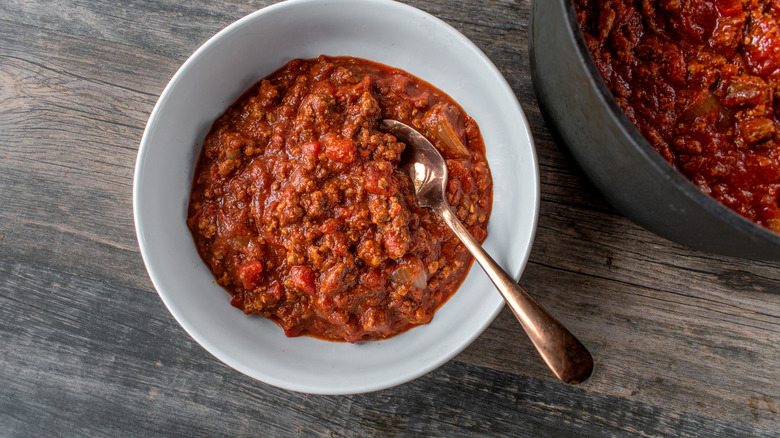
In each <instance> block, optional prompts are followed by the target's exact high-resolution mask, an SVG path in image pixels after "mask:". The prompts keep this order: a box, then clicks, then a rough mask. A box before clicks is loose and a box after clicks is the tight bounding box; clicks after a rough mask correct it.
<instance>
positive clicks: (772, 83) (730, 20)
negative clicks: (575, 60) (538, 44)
mask: <svg viewBox="0 0 780 438" xmlns="http://www.w3.org/2000/svg"><path fill="white" fill-rule="evenodd" d="M575 7H576V11H577V18H578V21H579V23H580V26H581V28H582V30H583V33H584V36H585V41H586V43H587V45H588V48H589V49H590V51H591V54H592V55H593V59H594V61H595V63H596V66H597V68H598V70H599V72H600V73H601V76H602V77H603V78H604V81H605V83H606V84H607V87H608V88H609V89H610V90H611V91H612V93H613V95H614V96H615V99H616V100H617V102H618V104H619V105H620V106H621V107H622V108H623V110H624V111H625V113H626V115H627V116H628V118H629V119H630V120H631V122H633V124H634V125H635V126H636V127H637V128H638V129H639V131H640V132H641V133H642V134H643V135H644V136H645V138H647V140H649V142H650V143H651V144H652V145H653V146H654V147H655V149H656V150H658V152H659V153H660V154H661V155H662V156H663V157H664V158H665V159H666V160H667V161H668V162H669V163H671V164H672V165H673V166H674V167H675V168H676V169H678V170H679V171H680V172H681V173H682V174H684V175H685V176H686V177H687V178H688V179H690V180H691V181H692V182H693V183H694V184H696V185H697V186H698V187H699V188H700V189H701V190H702V191H704V192H705V193H707V194H709V195H711V196H712V197H714V198H715V199H717V200H718V201H720V202H721V203H723V204H725V205H726V206H728V207H729V208H731V209H732V210H734V211H736V212H737V213H739V214H741V215H742V216H744V217H746V218H748V219H750V220H752V221H754V222H756V223H758V224H759V225H762V226H764V227H767V228H769V229H771V230H774V231H776V232H780V206H779V205H778V195H779V193H778V189H779V188H780V147H778V146H779V145H780V130H779V129H778V128H779V127H780V126H778V114H780V113H779V112H778V111H780V25H779V24H778V19H780V0H655V1H653V0H575Z"/></svg>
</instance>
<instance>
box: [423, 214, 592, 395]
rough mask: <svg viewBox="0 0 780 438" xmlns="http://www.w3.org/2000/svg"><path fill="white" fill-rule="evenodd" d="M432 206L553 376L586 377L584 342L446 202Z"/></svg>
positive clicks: (588, 363) (587, 360)
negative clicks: (503, 265)
mask: <svg viewBox="0 0 780 438" xmlns="http://www.w3.org/2000/svg"><path fill="white" fill-rule="evenodd" d="M436 210H437V211H438V213H439V214H440V215H441V217H442V218H443V219H444V221H445V222H446V223H447V225H449V227H450V228H451V229H452V231H454V232H455V234H456V235H457V236H458V237H459V238H460V240H461V241H462V242H463V244H464V245H466V248H468V250H469V251H470V252H471V254H472V255H473V256H474V258H475V259H477V262H479V264H480V266H482V269H484V270H485V272H486V273H487V274H488V276H489V277H490V280H491V281H492V282H493V284H495V285H496V287H497V288H498V290H499V291H501V295H503V297H504V300H505V301H506V302H507V304H508V305H509V308H510V309H512V312H514V314H515V316H516V317H517V319H518V320H519V321H520V324H521V325H522V326H523V330H525V332H526V333H527V334H528V337H529V338H531V342H533V344H534V346H535V347H536V349H537V350H538V351H539V353H540V354H541V356H542V359H544V361H545V363H547V366H548V367H550V369H551V370H552V372H553V373H554V374H555V375H556V377H558V378H559V379H561V380H562V381H564V382H566V383H571V384H577V383H580V382H584V381H585V380H587V379H588V377H590V374H591V372H592V371H593V358H592V357H591V355H590V353H589V352H588V350H587V349H586V348H585V346H583V345H582V343H581V342H580V341H579V340H577V338H575V337H574V335H573V334H571V332H570V331H569V330H568V329H567V328H566V327H564V326H563V324H561V323H560V322H558V320H556V319H555V318H554V317H553V316H552V315H550V314H549V313H548V312H547V311H546V310H544V308H543V307H542V306H540V305H539V303H537V302H536V301H535V300H534V299H533V298H531V296H530V295H528V293H526V291H524V290H523V288H521V287H520V285H519V284H517V282H516V281H515V280H514V279H513V278H512V277H511V276H509V274H507V273H506V271H504V270H503V269H502V268H501V266H499V265H498V263H496V262H495V260H493V258H492V257H490V255H488V253H487V252H485V250H484V249H483V248H482V246H481V245H480V244H479V243H478V242H477V241H476V240H475V239H474V238H473V237H472V236H471V233H469V232H468V230H467V229H466V227H464V226H463V224H462V223H461V222H460V220H458V218H457V216H455V214H454V213H453V212H452V210H451V209H450V207H449V205H447V203H446V202H442V203H440V204H438V206H437V207H436Z"/></svg>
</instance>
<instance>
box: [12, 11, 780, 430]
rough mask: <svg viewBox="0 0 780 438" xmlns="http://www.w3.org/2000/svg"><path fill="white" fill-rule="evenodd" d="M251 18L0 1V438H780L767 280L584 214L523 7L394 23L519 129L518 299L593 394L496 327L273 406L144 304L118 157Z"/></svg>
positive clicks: (601, 206)
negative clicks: (448, 41)
mask: <svg viewBox="0 0 780 438" xmlns="http://www.w3.org/2000/svg"><path fill="white" fill-rule="evenodd" d="M267 3H269V2H257V1H255V2H241V1H233V0H228V1H225V2H219V3H213V2H205V1H192V2H186V3H182V2H177V1H174V0H142V1H139V2H133V3H132V4H124V5H118V4H116V3H115V2H108V1H104V0H98V1H94V2H84V1H81V0H63V1H59V2H57V3H56V5H50V4H44V3H42V2H35V1H21V0H8V1H6V2H4V3H3V7H2V8H0V130H1V131H2V132H3V133H4V136H3V137H2V138H0V205H2V206H3V208H2V209H0V333H2V336H3V343H0V363H2V367H0V382H2V383H3V385H0V386H1V387H2V389H0V435H4V436H5V435H7V436H38V435H71V436H72V435H83V436H105V435H140V434H142V433H147V432H152V433H156V434H169V435H174V436H178V435H182V436H192V435H195V436H200V435H203V436H213V435H224V434H231V433H233V434H236V435H247V434H252V433H257V432H258V431H261V432H262V433H267V434H274V435H292V434H304V435H331V434H333V435H336V436H388V435H395V434H401V433H402V432H403V431H406V432H407V433H408V434H412V435H414V434H439V435H446V436H451V435H455V436H463V435H471V434H483V435H505V436H538V435H545V434H547V435H554V436H575V435H593V436H599V435H628V434H639V435H646V436H663V435H680V436H713V435H726V436H736V435H752V434H756V435H762V434H763V435H767V436H771V435H772V432H773V431H777V430H779V429H780V418H778V405H780V356H779V355H780V353H779V351H780V349H778V347H777V345H778V344H780V322H779V320H780V269H778V267H779V266H778V264H776V263H760V262H751V261H745V260H739V259H732V258H728V257H720V256H711V255H707V254H703V253H700V252H697V251H692V250H689V249H686V248H683V247H680V246H678V245H675V244H672V243H670V242H667V241H665V240H664V239H661V238H659V237H657V236H654V235H652V234H650V233H648V232H646V231H645V230H642V229H641V228H639V227H637V226H636V225H633V224H632V223H630V222H629V221H628V220H627V219H625V218H622V217H620V216H619V215H618V214H616V213H615V212H614V211H613V210H612V209H611V208H610V207H609V206H607V205H606V204H605V203H604V202H603V200H602V199H601V198H600V197H599V195H598V194H596V193H595V192H594V191H593V189H592V187H591V186H590V185H589V184H588V183H587V181H586V180H585V179H584V178H583V177H582V175H581V174H580V172H579V171H578V170H577V169H576V167H574V166H573V165H572V163H571V162H569V161H568V160H567V159H566V157H565V155H564V154H563V153H562V152H561V150H560V149H559V148H558V146H557V145H556V144H555V142H554V140H553V137H552V136H551V135H550V133H549V132H548V131H547V129H546V127H545V125H544V122H543V120H542V118H541V115H540V113H539V109H538V107H537V105H536V102H535V99H534V96H533V91H532V88H531V80H530V74H529V71H528V59H527V39H526V38H527V20H528V15H529V12H530V1H528V0H522V1H513V0H500V1H490V2H459V3H458V4H457V5H454V4H453V3H452V2H449V1H446V0H428V1H423V0H414V1H409V2H408V3H409V4H412V5H415V6H417V7H419V8H421V9H423V10H426V11H428V12H431V13H433V14H435V15H437V16H439V17H440V18H442V19H443V20H444V21H446V22H448V23H450V24H451V25H453V26H454V27H456V28H457V29H458V30H460V31H461V32H463V33H464V34H465V35H466V36H468V37H469V38H471V39H472V41H474V42H475V44H476V45H477V46H478V47H480V49H482V50H483V51H484V52H485V53H486V54H487V55H488V56H489V57H490V58H491V59H492V60H493V61H494V63H495V64H496V65H497V66H498V68H499V69H500V70H501V72H502V73H503V74H504V75H505V77H506V78H507V80H508V82H509V84H510V85H511V86H512V88H513V90H514V91H515V93H516V95H517V97H518V100H519V101H520V102H521V104H522V105H523V107H524V109H525V112H526V115H527V117H528V120H529V124H530V126H531V128H532V131H533V134H534V137H535V140H536V145H537V153H538V157H539V162H540V169H541V181H542V188H541V189H542V190H541V193H542V208H541V216H540V220H539V230H538V233H537V238H536V241H535V245H534V249H533V252H532V254H531V263H530V264H529V266H528V268H527V270H526V272H525V275H524V276H523V278H522V281H521V284H522V285H523V286H524V287H526V288H527V289H528V290H529V291H530V292H531V293H532V294H533V295H534V296H536V297H538V299H539V300H540V301H541V302H542V303H543V304H544V305H545V306H547V307H548V308H550V309H551V310H552V311H553V312H554V313H555V314H557V315H558V316H559V317H560V318H561V319H562V320H563V321H564V322H565V323H566V324H567V325H569V326H570V327H571V328H572V330H573V331H574V332H575V333H577V335H578V336H580V337H581V338H582V339H583V341H584V342H585V343H586V344H587V345H588V346H589V347H590V348H591V350H592V351H593V352H594V354H595V356H596V360H597V368H596V374H594V377H593V379H592V380H591V381H590V382H588V383H587V384H585V385H583V386H581V387H566V386H561V385H559V384H557V383H556V382H554V380H553V379H552V378H551V376H550V374H549V372H548V371H547V370H546V369H545V368H544V366H543V365H542V364H541V363H540V361H539V360H538V359H537V358H536V356H535V353H534V352H533V350H532V348H531V346H530V344H529V342H528V341H527V340H526V339H525V338H524V336H523V334H522V333H521V331H520V328H519V326H518V325H517V323H516V322H515V321H514V319H513V317H512V316H511V314H510V313H509V312H508V311H504V312H503V313H502V314H501V315H500V316H499V318H498V319H497V321H496V322H495V323H494V324H493V325H492V326H491V327H490V328H489V329H488V331H487V332H486V333H485V334H484V335H483V336H482V337H481V338H480V339H479V340H478V341H477V342H475V343H474V345H472V346H471V347H470V348H468V349H467V350H466V351H464V352H463V353H462V354H461V355H460V356H458V358H456V360H455V361H453V362H450V363H449V364H447V365H446V366H445V367H443V368H441V369H440V370H437V371H436V372H434V373H432V374H430V375H428V376H426V377H424V378H422V379H420V380H418V381H415V382H412V383H410V384H408V385H404V386H401V387H399V388H394V389H391V390H388V391H382V392H379V393H375V394H367V395H360V396H352V397H315V396H306V395H301V394H294V393H289V392H286V391H282V390H278V389H275V388H271V387H268V386H266V385H263V384H261V383H258V382H254V381H252V380H250V379H248V378H246V377H244V376H241V375H238V374H237V373H235V372H233V371H231V370H229V369H227V368H226V367H225V366H224V365H222V364H221V363H219V362H218V361H216V360H215V359H213V358H212V357H210V356H209V355H208V354H207V353H205V352H204V351H203V350H202V349H201V348H200V347H199V346H197V344H195V343H194V342H193V341H192V340H190V339H189V338H188V337H187V336H186V334H184V332H183V331H182V330H181V329H180V328H178V326H177V325H176V324H175V322H174V321H173V320H172V319H171V317H170V316H169V315H168V314H167V312H166V311H165V308H164V306H163V305H162V303H161V302H160V301H159V299H158V298H157V297H156V296H155V295H154V294H153V293H151V291H152V288H151V284H150V282H149V280H148V279H147V276H146V273H145V271H144V268H143V265H142V263H141V260H140V257H139V255H138V249H137V245H136V241H135V236H134V232H133V226H132V213H131V206H132V200H131V191H132V189H131V184H132V174H133V166H134V162H135V154H136V151H137V147H138V143H139V141H140V138H141V133H142V130H143V127H144V124H145V122H146V119H147V117H148V114H149V112H150V111H151V108H152V106H153V105H154V102H155V101H156V99H157V95H158V94H159V93H160V92H161V91H162V89H163V87H164V86H165V84H166V83H167V81H168V80H169V78H170V77H171V76H172V75H173V73H174V72H175V70H176V69H177V68H178V66H179V65H180V64H181V63H182V62H183V61H184V60H185V59H186V57H187V56H189V54H190V53H192V51H194V50H195V49H196V48H197V47H198V46H199V45H200V44H201V43H202V42H203V41H205V40H206V39H207V38H209V37H210V36H211V35H213V34H214V33H215V32H216V31H218V30H219V29H221V28H222V27H224V26H225V25H227V24H229V23H230V22H232V21H234V20H235V19H238V18H240V17H241V16H243V15H245V14H247V13H249V12H251V11H253V10H256V9H258V8H260V7H262V6H263V5H265V4H267ZM488 147H489V145H488ZM496 208H497V209H500V206H496ZM491 292H492V291H491ZM266 431H268V432H266Z"/></svg>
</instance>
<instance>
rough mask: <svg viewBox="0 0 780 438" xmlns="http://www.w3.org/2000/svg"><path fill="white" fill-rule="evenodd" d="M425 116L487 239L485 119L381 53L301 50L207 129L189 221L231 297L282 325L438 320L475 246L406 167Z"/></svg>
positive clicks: (323, 328) (374, 326)
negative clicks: (396, 124) (389, 123)
mask: <svg viewBox="0 0 780 438" xmlns="http://www.w3.org/2000/svg"><path fill="white" fill-rule="evenodd" d="M383 118H390V119H396V120H400V121H402V122H405V123H407V124H410V125H412V126H414V127H416V128H417V129H418V130H420V131H421V132H423V133H424V134H425V135H426V137H428V138H429V140H431V142H432V143H433V144H434V145H435V146H436V147H437V148H438V149H439V151H440V152H441V153H442V155H443V156H444V158H445V159H446V162H447V167H448V170H449V175H450V179H449V183H448V185H447V199H448V201H449V203H450V205H451V206H452V207H453V210H454V211H455V212H456V214H457V215H458V217H459V218H460V220H461V221H463V223H464V224H465V225H466V226H467V227H468V228H469V230H470V231H471V233H472V234H473V235H474V237H475V238H477V239H478V240H480V241H483V240H484V239H485V237H486V235H487V222H488V218H489V216H490V210H491V205H492V180H491V176H490V170H489V168H488V163H487V160H486V158H485V147H484V144H483V142H482V138H481V136H480V133H479V128H478V127H477V124H476V123H475V122H474V120H473V119H471V118H470V117H469V116H468V115H467V114H466V113H465V112H464V111H463V110H462V109H461V108H460V106H458V104H456V103H455V102H454V101H453V100H452V99H451V98H450V97H449V96H447V95H446V94H444V93H443V92H441V91H439V90H438V89H436V88H434V87H433V86H431V85H430V84H428V83H426V82H423V81H422V80H420V79H417V78H416V77H414V76H412V75H410V74H408V73H406V72H404V71H401V70H398V69H395V68H391V67H388V66H384V65H380V64H377V63H374V62H370V61H366V60H361V59H356V58H348V57H326V56H320V57H319V58H317V59H310V60H300V59H299V60H293V61H291V62H290V63H288V64H287V65H286V66H284V67H283V68H282V69H280V70H278V71H276V72H275V73H273V74H271V75H270V76H268V77H266V78H265V79H263V80H261V81H260V82H258V83H257V84H255V85H254V86H253V87H251V88H250V89H249V90H248V91H247V92H246V93H245V94H244V95H243V96H242V97H241V98H240V99H238V101H236V102H235V103H234V104H233V105H231V106H230V107H229V108H228V109H227V111H226V112H225V113H224V114H223V115H222V116H221V117H219V118H218V119H217V120H216V121H215V122H214V124H213V126H212V128H211V131H210V132H209V134H208V135H207V137H206V139H205V141H204V145H203V150H202V153H201V157H200V161H199V164H198V167H197V170H196V173H195V181H194V183H193V188H192V193H191V198H190V204H189V212H188V219H187V224H188V226H189V228H190V230H191V231H192V235H193V238H194V240H195V244H196V246H197V249H198V252H199V254H200V255H201V257H202V259H203V260H204V262H205V263H206V264H207V265H208V267H209V268H210V269H211V271H212V273H213V274H214V276H215V278H216V279H217V282H218V283H219V284H220V285H222V286H223V287H224V288H225V289H226V290H227V291H228V292H229V293H230V294H231V295H232V297H233V298H232V301H231V304H232V305H233V306H235V307H237V308H239V309H241V310H243V311H244V313H246V314H258V315H261V316H264V317H267V318H270V319H271V320H273V321H275V322H276V323H277V324H278V325H279V326H280V327H281V328H282V329H284V331H285V333H286V334H287V336H299V335H308V336H313V337H318V338H321V339H326V340H333V341H348V342H356V341H360V340H375V339H384V338H388V337H391V336H394V335H396V334H398V333H401V332H403V331H406V330H408V329H409V328H411V327H414V326H417V325H420V324H425V323H428V322H429V321H430V320H431V319H432V318H433V314H434V312H435V311H436V309H437V308H438V307H439V306H440V305H441V304H442V303H443V302H444V301H446V300H447V298H449V297H450V296H451V295H452V294H453V293H454V292H455V290H456V289H457V288H458V286H459V285H460V283H461V282H462V281H463V279H464V278H465V276H466V274H467V271H468V269H469V266H470V264H471V257H470V255H469V254H468V252H467V250H466V249H465V247H464V246H463V245H462V244H460V242H459V241H458V239H457V238H456V237H455V236H454V234H453V233H452V232H451V231H450V230H449V229H448V228H447V227H446V225H445V224H444V223H443V222H442V221H441V220H440V219H439V218H438V217H436V216H435V214H433V213H432V212H431V211H430V210H428V209H423V208H420V207H419V206H418V204H417V201H416V199H415V197H414V192H413V188H412V186H411V182H410V181H409V179H408V177H407V176H406V175H405V174H404V173H402V172H401V171H400V170H399V169H398V163H399V160H400V158H401V153H402V152H403V150H404V147H405V145H404V144H403V143H401V142H399V141H397V140H396V138H395V137H393V136H392V135H390V134H386V133H383V132H380V131H379V130H378V123H379V121H380V120H381V119H383Z"/></svg>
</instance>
